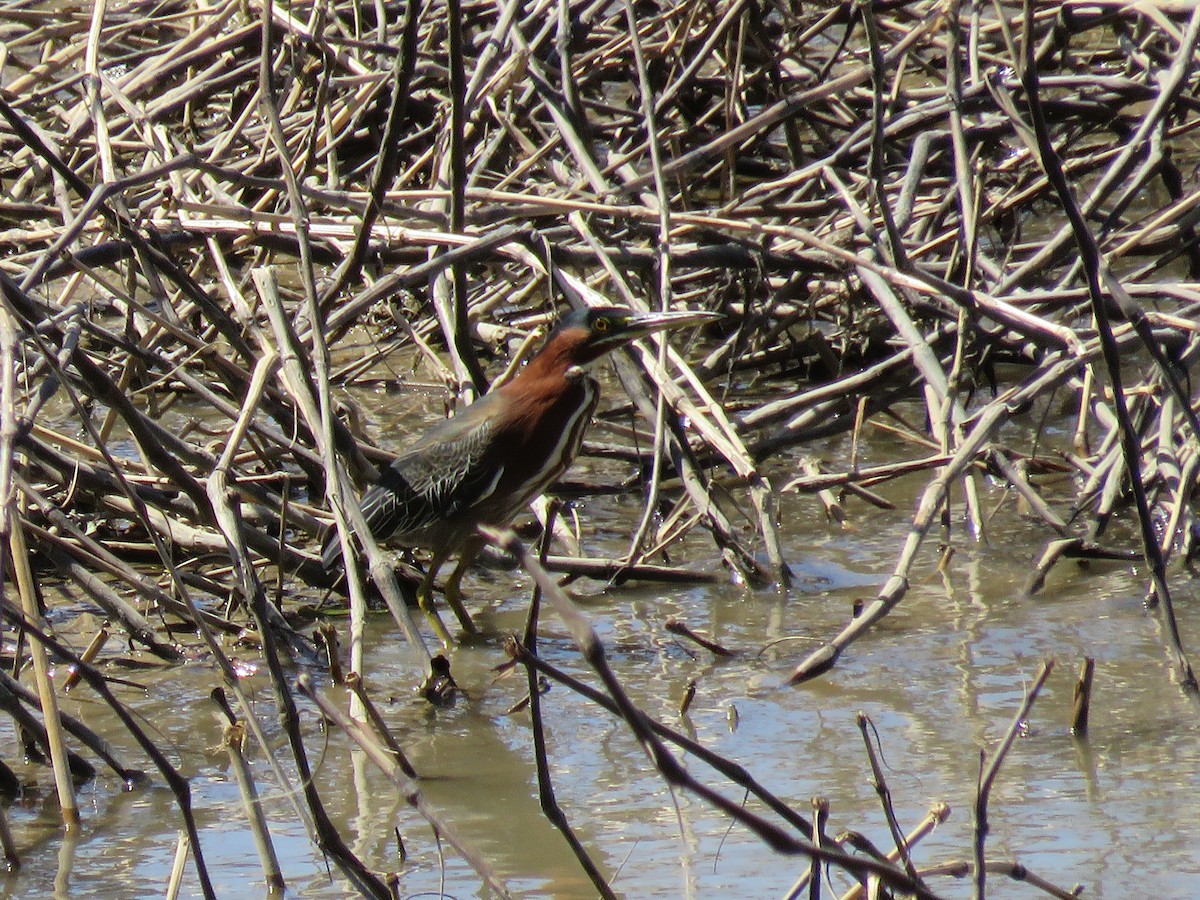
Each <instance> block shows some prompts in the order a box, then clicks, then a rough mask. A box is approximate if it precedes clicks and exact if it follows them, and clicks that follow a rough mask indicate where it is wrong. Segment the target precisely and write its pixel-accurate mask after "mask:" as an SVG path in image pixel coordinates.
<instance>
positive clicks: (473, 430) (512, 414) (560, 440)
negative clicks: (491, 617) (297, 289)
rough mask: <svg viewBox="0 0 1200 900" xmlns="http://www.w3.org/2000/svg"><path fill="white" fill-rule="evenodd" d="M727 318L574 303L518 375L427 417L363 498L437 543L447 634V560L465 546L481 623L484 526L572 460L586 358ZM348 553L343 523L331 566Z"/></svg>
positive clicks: (382, 535) (386, 529)
mask: <svg viewBox="0 0 1200 900" xmlns="http://www.w3.org/2000/svg"><path fill="white" fill-rule="evenodd" d="M719 318H721V315H720V314H719V313H712V312H703V311H693V310H682V311H671V312H637V311H634V310H632V309H627V308H625V307H620V306H599V307H588V308H583V309H578V310H575V311H573V312H570V313H568V314H567V315H565V316H563V317H562V319H561V320H560V322H559V324H558V325H557V327H555V328H554V329H553V330H552V331H551V332H550V334H549V336H548V337H547V338H546V340H545V341H544V343H543V344H542V345H541V347H539V348H538V350H537V352H536V353H535V354H534V355H533V356H532V357H531V358H530V360H529V362H528V363H526V364H525V366H524V368H522V369H521V370H520V371H519V372H518V373H517V374H516V375H515V376H513V377H512V378H510V379H509V380H507V381H505V382H504V383H503V384H501V385H499V386H498V387H494V388H493V389H492V390H490V391H489V392H488V393H486V394H484V395H483V396H482V397H480V398H479V399H478V400H476V401H475V402H474V403H472V404H471V405H470V406H468V407H467V408H466V409H464V410H463V411H462V412H460V413H458V414H457V415H455V416H453V417H451V418H449V419H445V420H443V421H441V422H438V423H437V424H435V425H433V426H432V427H430V428H429V429H428V430H426V431H425V432H424V433H423V434H421V435H420V437H418V438H417V439H416V440H415V441H414V442H413V443H412V444H411V445H410V446H409V447H407V448H406V449H405V450H404V451H403V452H401V453H400V455H399V456H397V457H396V458H395V459H394V460H392V462H391V463H390V464H389V465H388V466H387V467H386V468H384V469H383V470H382V473H381V475H380V477H379V479H378V481H377V482H376V483H375V484H374V485H372V486H371V487H370V488H369V489H368V490H367V491H366V492H365V493H364V494H363V496H362V498H361V500H360V507H361V509H362V514H363V518H364V520H365V521H366V524H367V527H368V528H369V529H370V531H371V534H372V535H373V536H374V537H375V538H376V540H379V541H381V542H383V541H392V542H395V543H398V544H402V545H404V546H407V547H414V548H423V549H427V550H429V551H431V552H432V557H431V559H430V561H429V564H428V566H427V567H426V570H425V575H424V578H423V579H422V581H421V583H420V585H419V586H418V588H417V602H418V604H419V605H420V607H421V609H422V610H423V611H424V613H425V615H426V617H427V618H428V619H429V622H430V624H431V625H432V627H433V629H434V631H435V632H436V633H437V636H438V638H439V639H440V640H441V641H442V642H443V643H444V644H445V645H446V646H450V645H451V643H452V641H451V638H450V635H449V632H448V631H447V630H446V628H445V625H444V624H443V623H442V621H441V618H440V617H439V616H438V614H437V611H436V609H435V607H434V602H433V584H434V579H435V578H436V576H437V573H438V571H439V570H440V569H441V568H442V567H443V566H444V565H445V563H446V562H447V561H448V560H449V559H450V558H451V557H453V556H454V555H455V554H457V555H458V565H457V566H456V567H455V569H454V572H453V574H451V576H450V577H449V579H447V582H446V586H445V597H446V602H447V605H449V606H450V608H451V609H452V610H453V611H454V614H455V615H456V616H457V618H458V620H459V623H460V624H461V625H462V628H463V631H464V632H465V633H466V634H468V635H471V634H475V633H476V628H475V626H474V623H473V622H472V620H471V617H470V615H469V614H468V613H467V610H466V608H465V607H464V606H463V604H462V597H461V594H460V590H459V585H460V583H461V581H462V578H463V575H464V574H465V573H466V570H467V569H468V568H469V567H470V565H471V564H472V563H473V562H474V560H475V557H476V556H477V555H478V553H479V552H480V551H481V550H482V549H483V547H484V544H485V541H484V540H483V538H482V537H481V536H480V534H479V532H478V530H477V527H478V526H479V525H488V526H491V527H493V528H503V527H505V526H507V525H509V524H510V523H511V522H512V520H513V519H514V518H516V516H517V515H518V514H519V513H520V512H521V510H523V509H524V508H526V507H527V506H528V505H529V503H530V501H532V500H533V499H534V498H536V497H537V496H539V495H540V494H542V493H543V492H544V491H545V490H546V489H547V488H548V487H549V486H550V485H551V484H552V483H553V482H554V481H555V480H557V479H558V478H559V477H560V476H562V474H563V473H564V472H565V471H566V470H567V468H568V467H569V466H570V465H571V462H572V461H573V460H574V459H575V456H576V454H578V453H579V448H580V446H581V444H582V443H583V435H584V432H585V431H586V430H587V427H588V424H589V422H590V421H591V417H592V413H593V412H594V411H595V409H596V404H597V402H598V400H599V397H600V385H599V383H598V382H597V381H596V380H595V378H593V377H592V376H591V375H590V374H589V370H590V369H591V368H592V367H593V366H594V365H595V364H596V363H597V362H598V361H599V360H600V359H602V358H603V357H604V356H605V355H606V354H608V353H610V352H612V351H613V350H616V349H617V348H618V347H622V346H625V345H626V344H628V343H630V342H631V341H634V340H637V339H639V338H642V337H645V336H647V335H649V334H653V333H655V332H660V331H666V330H676V329H680V328H686V327H688V326H692V325H699V324H702V323H705V322H710V321H714V320H716V319H719ZM340 558H341V545H340V541H339V539H338V534H337V531H336V529H335V530H334V531H333V533H332V534H330V536H329V537H328V538H327V540H326V542H325V545H324V547H323V549H322V553H321V562H322V564H323V565H324V567H325V569H326V570H327V571H329V570H332V569H333V568H334V567H335V566H336V565H337V563H338V561H339V560H340Z"/></svg>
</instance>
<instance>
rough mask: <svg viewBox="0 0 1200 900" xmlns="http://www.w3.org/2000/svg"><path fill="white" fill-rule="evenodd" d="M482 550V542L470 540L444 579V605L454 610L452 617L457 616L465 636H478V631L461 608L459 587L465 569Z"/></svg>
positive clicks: (468, 614) (463, 608) (462, 607)
mask: <svg viewBox="0 0 1200 900" xmlns="http://www.w3.org/2000/svg"><path fill="white" fill-rule="evenodd" d="M482 549H483V541H481V540H479V539H477V538H470V539H469V540H468V541H467V542H466V543H465V544H464V545H463V548H462V550H461V551H460V552H459V554H458V565H457V566H455V567H454V571H453V572H452V573H450V577H449V578H447V579H446V603H447V605H448V606H449V607H450V608H451V609H452V610H454V615H456V616H458V624H460V625H461V626H462V629H463V631H465V632H466V633H467V634H478V629H477V628H476V627H475V623H474V622H472V621H471V614H470V613H469V612H467V608H466V607H465V606H463V602H462V592H461V591H460V590H459V585H460V584H461V583H462V580H463V576H464V575H465V574H467V569H468V568H470V566H471V563H473V562H475V557H476V556H478V555H479V551H480V550H482Z"/></svg>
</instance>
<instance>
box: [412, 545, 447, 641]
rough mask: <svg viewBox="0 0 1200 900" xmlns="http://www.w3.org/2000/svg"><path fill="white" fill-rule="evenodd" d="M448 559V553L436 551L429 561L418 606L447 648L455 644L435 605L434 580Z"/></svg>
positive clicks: (418, 588)
mask: <svg viewBox="0 0 1200 900" xmlns="http://www.w3.org/2000/svg"><path fill="white" fill-rule="evenodd" d="M448 558H449V554H448V553H443V552H442V551H440V550H437V551H434V554H433V558H432V559H431V560H429V568H427V569H426V570H425V577H424V578H422V579H421V583H420V585H418V586H417V604H418V605H419V606H420V607H421V612H423V613H425V618H426V619H428V620H429V624H430V625H431V626H433V633H434V634H436V635H437V638H438V640H439V641H441V642H442V644H443V645H445V646H447V647H449V646H450V645H451V644H452V643H454V642H453V641H452V640H451V639H450V632H449V631H447V630H446V626H445V625H444V624H443V623H442V617H441V616H439V615H438V611H437V607H436V606H434V605H433V580H434V578H436V577H437V573H438V569H440V568H441V567H442V565H443V564H444V563H445V562H446V560H447V559H448Z"/></svg>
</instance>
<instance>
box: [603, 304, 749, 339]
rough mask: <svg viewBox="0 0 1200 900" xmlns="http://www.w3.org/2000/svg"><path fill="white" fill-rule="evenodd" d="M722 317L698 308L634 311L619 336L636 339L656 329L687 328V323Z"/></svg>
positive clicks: (672, 329) (699, 323)
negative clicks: (676, 310) (672, 310)
mask: <svg viewBox="0 0 1200 900" xmlns="http://www.w3.org/2000/svg"><path fill="white" fill-rule="evenodd" d="M723 318H725V317H724V316H723V315H721V313H715V312H702V311H698V310H697V311H693V310H681V311H679V312H648V313H636V314H634V315H632V316H630V317H629V319H628V321H626V322H625V329H624V331H623V333H622V334H621V337H622V338H623V339H624V340H637V339H639V338H644V337H645V336H646V335H648V334H654V333H655V332H656V331H668V330H670V331H674V330H675V329H676V328H687V327H688V326H689V325H701V324H703V323H705V322H715V321H717V320H718V319H723Z"/></svg>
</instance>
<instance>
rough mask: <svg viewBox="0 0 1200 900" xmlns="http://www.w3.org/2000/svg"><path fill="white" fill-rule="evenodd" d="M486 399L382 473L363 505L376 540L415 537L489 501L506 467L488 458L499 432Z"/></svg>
mask: <svg viewBox="0 0 1200 900" xmlns="http://www.w3.org/2000/svg"><path fill="white" fill-rule="evenodd" d="M486 399H487V398H486V397H485V398H483V399H482V400H479V401H478V402H476V403H474V404H472V405H471V406H470V407H468V408H467V409H466V410H464V411H463V412H462V413H460V414H459V415H457V416H455V417H454V418H452V419H447V420H446V421H445V422H440V423H438V424H437V425H435V426H434V427H433V428H431V429H430V430H429V431H428V432H426V433H425V434H424V435H423V436H422V437H421V439H420V440H419V441H417V443H416V444H414V445H413V446H412V447H410V448H409V449H408V450H407V451H406V452H405V453H403V454H402V455H400V456H399V457H397V458H396V459H395V460H394V461H393V462H392V464H391V465H389V466H388V467H387V468H386V469H385V470H384V472H383V474H382V476H381V478H380V480H379V483H378V484H377V485H376V486H375V487H373V488H371V490H369V491H368V492H367V493H366V495H365V496H364V497H363V500H362V510H363V515H364V516H365V517H366V520H367V524H368V525H369V526H370V528H371V533H372V534H374V535H375V536H376V537H379V538H381V539H382V538H386V537H388V536H389V535H392V534H397V533H399V534H403V533H405V532H412V531H417V530H419V529H422V528H426V527H428V526H430V525H433V524H435V523H436V522H439V521H442V520H445V519H448V518H452V517H454V516H455V515H457V514H458V513H459V512H461V511H463V510H466V509H469V508H471V507H472V506H474V505H475V504H477V503H479V502H481V501H483V500H484V499H486V498H487V497H488V496H490V495H491V493H492V491H494V490H495V489H496V484H497V483H498V482H499V480H500V476H501V475H503V473H504V466H503V464H502V462H500V463H499V464H497V460H496V459H495V456H494V454H492V455H489V452H488V451H489V450H490V449H491V448H492V445H493V437H494V434H495V430H494V427H493V424H492V419H491V418H490V417H489V415H488V410H487V408H486V407H487V404H485V401H486Z"/></svg>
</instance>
